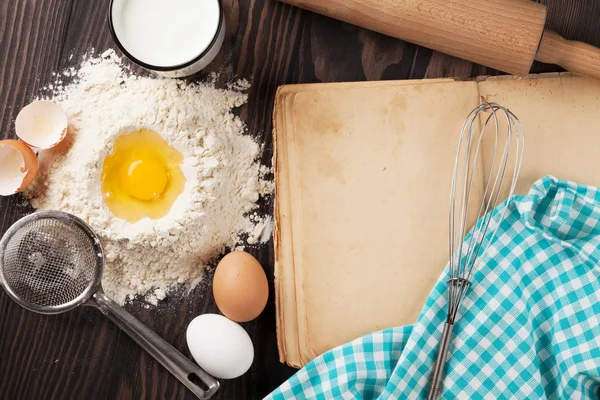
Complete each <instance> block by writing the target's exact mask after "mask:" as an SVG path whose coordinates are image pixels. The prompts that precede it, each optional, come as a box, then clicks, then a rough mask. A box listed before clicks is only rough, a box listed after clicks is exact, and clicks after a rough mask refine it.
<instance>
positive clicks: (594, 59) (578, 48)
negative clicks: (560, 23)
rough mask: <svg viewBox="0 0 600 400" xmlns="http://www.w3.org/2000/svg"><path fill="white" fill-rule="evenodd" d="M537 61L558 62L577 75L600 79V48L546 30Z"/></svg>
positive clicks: (536, 57)
mask: <svg viewBox="0 0 600 400" xmlns="http://www.w3.org/2000/svg"><path fill="white" fill-rule="evenodd" d="M535 59H536V60H537V61H541V62H543V63H547V64H557V65H560V66H561V67H563V68H564V69H566V70H567V71H569V72H573V73H576V74H577V75H583V76H589V77H592V78H596V79H600V49H599V48H597V47H594V46H592V45H589V44H587V43H583V42H575V41H571V40H567V39H565V38H563V37H562V36H560V35H559V34H557V33H555V32H552V31H549V30H547V29H546V30H545V31H544V33H543V35H542V40H541V41H540V47H539V49H538V52H537V55H536V56H535Z"/></svg>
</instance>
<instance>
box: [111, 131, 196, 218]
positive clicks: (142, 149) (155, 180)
mask: <svg viewBox="0 0 600 400" xmlns="http://www.w3.org/2000/svg"><path fill="white" fill-rule="evenodd" d="M182 162H183V155H182V154H181V153H180V152H179V151H177V150H175V149H174V148H172V147H171V146H169V144H168V143H167V142H166V141H165V140H164V139H163V138H162V137H161V136H160V135H159V134H158V133H156V132H154V131H152V130H150V129H145V128H143V129H140V130H137V131H134V132H129V133H125V134H123V135H121V136H119V137H118V138H117V139H116V140H115V143H114V148H113V151H112V153H111V154H109V155H108V156H107V157H106V158H105V159H104V165H103V167H102V176H101V180H102V194H103V197H104V203H105V204H106V205H107V207H108V208H109V210H110V211H111V212H112V213H113V215H115V216H116V217H118V218H122V219H124V220H126V221H128V222H131V223H135V222H137V221H139V220H141V219H142V218H146V217H148V218H151V219H160V218H162V217H164V216H165V215H167V214H168V213H169V211H170V210H171V207H172V206H173V203H174V202H175V200H177V197H179V195H180V194H181V193H182V192H183V187H184V185H185V178H184V176H183V173H182V171H181V164H182Z"/></svg>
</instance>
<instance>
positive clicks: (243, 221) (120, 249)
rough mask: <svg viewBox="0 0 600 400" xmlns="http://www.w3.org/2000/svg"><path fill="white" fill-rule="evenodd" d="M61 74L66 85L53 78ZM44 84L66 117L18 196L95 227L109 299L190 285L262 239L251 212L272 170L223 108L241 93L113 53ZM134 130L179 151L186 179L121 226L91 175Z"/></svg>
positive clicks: (263, 223)
mask: <svg viewBox="0 0 600 400" xmlns="http://www.w3.org/2000/svg"><path fill="white" fill-rule="evenodd" d="M65 78H70V79H71V80H73V83H70V84H62V82H61V80H62V79H65ZM246 86H247V83H245V82H240V83H239V84H238V85H233V86H232V87H234V88H243V87H246ZM46 89H50V90H52V91H53V92H52V95H50V96H48V99H49V100H51V101H54V102H56V103H58V104H60V105H61V106H62V107H63V108H64V109H65V111H66V112H67V114H68V117H69V131H68V135H67V138H68V139H67V140H65V143H64V144H61V145H60V146H59V148H58V149H52V150H48V151H43V152H42V153H41V154H40V174H39V176H38V178H37V180H36V182H35V184H34V185H33V187H32V189H30V190H28V191H27V192H26V196H27V197H28V199H29V200H30V203H31V205H32V206H33V207H35V208H38V209H55V210H61V211H65V212H69V213H72V214H74V215H77V216H79V217H80V218H82V219H83V220H84V221H86V222H87V223H88V224H89V225H90V226H91V227H92V228H93V229H94V230H95V231H96V233H97V234H98V235H99V236H100V237H101V239H102V244H103V247H104V251H105V256H106V267H105V272H104V278H103V286H104V289H105V291H106V292H107V294H108V295H109V296H111V297H112V298H113V299H114V300H115V301H117V302H118V303H120V304H123V303H124V302H125V301H126V299H127V298H131V297H132V296H133V295H135V294H143V295H147V300H148V302H149V303H150V304H153V305H155V304H157V302H158V301H160V300H163V299H165V298H166V297H167V295H168V294H169V292H171V291H172V290H174V289H175V288H177V287H178V284H187V285H188V289H189V285H192V284H195V283H197V282H199V281H200V280H201V277H202V272H203V270H204V269H205V268H206V266H207V264H208V263H209V262H211V261H212V260H213V259H214V258H215V257H216V256H218V255H219V254H220V253H222V252H223V250H225V248H239V247H240V246H243V241H242V240H241V238H242V237H243V238H247V243H250V244H254V243H258V242H265V241H267V240H268V239H269V238H270V235H271V233H272V219H271V217H261V216H258V215H257V214H255V212H253V210H255V209H256V208H257V207H258V205H257V201H258V200H259V199H260V197H261V196H265V195H267V194H269V193H271V192H272V191H273V183H272V181H270V180H269V179H267V177H268V176H270V172H271V171H270V170H269V169H268V168H266V167H265V166H261V165H260V163H259V162H258V161H257V160H258V157H259V156H260V152H261V149H260V146H259V145H258V144H257V143H256V142H254V141H253V139H252V138H250V137H249V136H245V135H244V131H245V126H244V123H243V122H242V121H241V120H240V119H239V118H238V117H236V116H234V114H233V113H232V109H233V108H236V107H239V106H241V105H242V104H244V103H245V101H246V99H247V98H246V95H245V94H242V93H239V92H236V91H233V90H220V89H216V88H214V87H213V86H211V85H208V84H194V83H187V82H184V81H178V80H166V79H155V78H150V77H138V76H135V75H133V74H132V73H130V72H129V71H128V70H127V69H126V68H125V67H124V66H123V64H122V63H121V59H120V58H119V57H118V56H117V55H116V53H115V52H114V51H113V50H108V51H106V52H105V53H103V54H102V55H101V56H100V57H95V58H94V57H92V58H89V59H87V60H86V61H84V62H83V64H82V65H81V66H80V68H79V69H70V70H67V71H65V72H64V73H62V74H59V75H57V81H56V82H55V83H54V84H53V85H50V86H48V87H47V88H46ZM139 127H148V128H150V129H152V130H154V131H155V132H157V133H159V134H160V135H161V136H162V137H163V138H164V139H165V140H166V141H167V142H168V143H169V144H170V145H171V146H173V147H174V148H176V149H177V150H179V151H180V152H181V153H182V154H183V155H184V157H185V158H184V162H183V165H182V170H183V171H184V174H185V176H186V184H185V188H184V191H183V193H182V194H181V196H180V197H179V198H178V199H177V201H176V203H175V204H174V205H173V207H172V209H171V211H170V212H169V214H168V215H167V216H166V217H164V218H162V219H160V220H150V219H148V218H146V219H143V220H141V221H139V222H138V223H136V224H130V223H128V222H126V221H124V220H121V219H118V218H116V217H114V216H113V215H112V214H111V213H110V211H109V210H108V208H107V207H106V205H105V204H104V202H103V199H102V192H101V185H100V174H101V170H102V165H103V161H104V158H105V157H106V155H108V154H109V153H110V152H111V151H112V147H113V143H114V140H115V139H116V137H118V136H119V135H120V134H122V133H125V132H128V131H131V130H135V129H136V128H139Z"/></svg>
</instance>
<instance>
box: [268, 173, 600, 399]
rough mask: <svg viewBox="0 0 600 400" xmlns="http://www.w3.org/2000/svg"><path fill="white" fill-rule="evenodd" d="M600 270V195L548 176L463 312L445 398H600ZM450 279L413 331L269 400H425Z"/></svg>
mask: <svg viewBox="0 0 600 400" xmlns="http://www.w3.org/2000/svg"><path fill="white" fill-rule="evenodd" d="M499 208H500V207H498V208H496V210H495V211H494V212H495V213H496V214H495V217H494V219H493V222H492V223H493V224H497V223H498V220H499V219H500V214H499V213H498V210H499ZM599 260H600V189H598V188H595V187H590V186H584V185H578V184H576V183H572V182H566V181H561V180H557V179H555V178H553V177H546V178H543V179H541V180H540V181H538V182H536V183H535V185H534V186H533V187H532V188H531V191H530V192H529V194H528V195H527V196H523V197H516V198H515V199H514V200H513V201H512V202H511V204H510V206H509V209H508V212H507V214H506V216H505V219H504V220H502V221H501V226H500V228H499V230H498V234H497V237H496V239H495V240H493V241H492V242H491V243H490V244H489V246H488V247H487V249H486V250H485V253H484V254H483V255H482V261H483V262H482V263H481V264H480V267H479V270H478V272H477V273H476V274H475V276H474V278H473V285H472V286H471V289H470V292H469V293H468V295H467V297H466V299H465V301H464V302H463V306H462V309H461V315H462V316H461V318H460V320H459V321H458V322H457V324H456V326H455V328H454V338H453V340H452V344H451V346H450V354H449V360H448V363H447V366H446V376H445V379H444V386H443V393H442V398H443V399H516V400H524V399H594V398H600V263H599ZM447 278H448V271H447V269H446V272H445V274H444V275H442V276H441V277H440V280H439V281H438V283H437V284H436V286H435V288H434V289H433V291H432V293H431V295H430V296H429V298H428V300H427V302H426V304H425V306H424V308H423V310H422V312H421V315H420V316H419V318H418V320H417V322H416V324H415V325H412V326H405V327H399V328H393V329H388V330H384V331H382V332H377V333H373V334H370V335H367V336H364V337H362V338H359V339H356V340H355V341H353V342H350V343H348V344H345V345H343V346H340V347H337V348H336V349H334V350H332V351H329V352H327V353H325V354H323V355H321V356H320V357H318V358H317V359H315V360H314V361H312V362H311V363H310V364H308V365H307V366H306V367H305V368H303V369H302V370H300V371H299V372H298V373H297V374H296V375H294V376H293V377H292V378H290V379H289V380H288V381H287V382H285V383H284V384H283V385H281V387H279V388H278V389H277V390H275V391H274V392H273V393H272V394H271V395H269V396H268V397H267V398H268V399H273V400H283V399H285V400H288V399H313V398H316V399H424V398H426V396H427V391H428V389H429V380H430V377H431V370H432V366H433V364H434V362H435V357H436V356H437V347H438V343H439V341H440V337H441V333H442V327H443V324H444V321H445V316H446V307H447V302H446V280H447Z"/></svg>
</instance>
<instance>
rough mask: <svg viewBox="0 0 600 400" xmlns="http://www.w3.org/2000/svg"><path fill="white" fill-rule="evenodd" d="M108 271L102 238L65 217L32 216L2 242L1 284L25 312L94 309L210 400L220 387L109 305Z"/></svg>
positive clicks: (48, 213)
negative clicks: (105, 272)
mask: <svg viewBox="0 0 600 400" xmlns="http://www.w3.org/2000/svg"><path fill="white" fill-rule="evenodd" d="M103 270H104V253H103V251H102V246H101V244H100V240H99V239H98V237H97V236H96V234H95V233H94V232H93V231H92V229H91V228H90V227H89V226H88V225H87V224H86V223H85V222H83V221H82V220H81V219H79V218H77V217H75V216H73V215H70V214H67V213H64V212H59V211H42V212H37V213H34V214H31V215H28V216H26V217H24V218H22V219H21V220H19V221H17V222H16V223H15V224H14V225H13V226H11V227H10V228H9V229H8V231H7V232H6V234H5V235H4V237H3V238H2V240H0V283H1V284H2V286H3V287H4V289H5V290H6V293H7V294H8V295H9V296H10V297H11V298H12V299H13V300H14V301H15V302H17V303H18V304H19V305H20V306H22V307H24V308H26V309H28V310H30V311H34V312H37V313H41V314H58V313H63V312H66V311H69V310H72V309H73V308H75V307H77V306H79V305H89V306H94V307H96V308H98V309H99V310H100V311H102V313H103V314H104V315H106V316H107V317H108V318H110V319H111V320H112V321H113V322H114V323H115V324H117V326H119V328H121V329H122V330H123V331H124V332H126V333H127V334H128V335H129V336H130V337H131V338H132V339H133V340H135V341H136V342H137V343H138V344H139V345H140V346H142V347H143V348H144V350H146V351H147V352H148V353H150V354H151V355H152V356H153V357H154V358H155V359H156V360H157V361H159V362H160V363H161V364H162V365H163V366H164V367H165V368H166V369H167V370H169V372H171V374H173V375H174V376H175V377H176V378H177V379H179V380H180V381H181V382H182V383H183V384H184V385H185V386H187V387H188V389H190V390H191V391H192V392H193V393H194V394H195V395H196V396H197V397H198V398H200V399H208V398H210V397H211V396H212V395H213V394H214V393H215V392H216V391H217V389H218V388H219V382H217V381H216V380H215V379H214V378H213V377H211V376H210V375H208V374H207V373H206V372H204V371H203V370H202V369H201V368H199V367H198V366H197V365H196V364H194V363H193V362H192V361H190V360H189V359H188V358H186V357H185V356H183V354H181V353H179V352H178V351H177V350H176V349H175V348H174V347H173V346H171V345H170V344H169V343H167V342H166V341H164V340H163V339H162V338H160V337H159V336H158V335H157V334H156V333H154V332H153V331H151V330H150V329H148V328H147V327H146V326H145V325H144V324H142V323H141V322H139V321H138V320H137V319H135V318H134V317H133V316H132V315H131V314H129V313H128V312H127V311H125V310H124V309H123V308H121V307H119V306H118V305H117V304H116V303H115V302H114V301H112V300H111V299H109V298H108V297H107V296H106V295H105V294H104V291H103V290H102V286H101V280H102V272H103ZM198 380H200V381H202V382H203V383H204V384H205V385H206V388H203V387H201V386H199V382H198Z"/></svg>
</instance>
